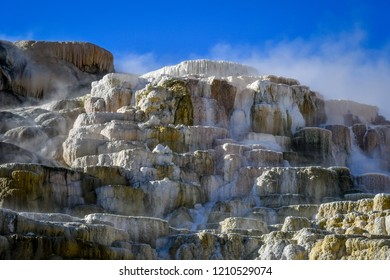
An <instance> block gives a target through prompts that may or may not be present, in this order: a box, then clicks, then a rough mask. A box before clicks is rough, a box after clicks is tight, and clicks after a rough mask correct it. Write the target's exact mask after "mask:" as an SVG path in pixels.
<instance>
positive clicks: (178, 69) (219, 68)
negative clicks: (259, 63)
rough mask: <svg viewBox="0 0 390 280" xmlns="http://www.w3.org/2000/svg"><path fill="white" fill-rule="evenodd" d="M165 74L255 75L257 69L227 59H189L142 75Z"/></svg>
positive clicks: (151, 76)
mask: <svg viewBox="0 0 390 280" xmlns="http://www.w3.org/2000/svg"><path fill="white" fill-rule="evenodd" d="M163 75H169V76H175V77H179V76H185V75H204V76H216V77H228V76H255V75H257V71H256V69H254V68H252V67H250V66H245V65H242V64H238V63H234V62H227V61H210V60H189V61H184V62H182V63H179V64H177V65H173V66H165V67H163V68H161V69H159V70H156V71H153V72H150V73H147V74H144V75H142V77H143V78H159V77H160V76H163Z"/></svg>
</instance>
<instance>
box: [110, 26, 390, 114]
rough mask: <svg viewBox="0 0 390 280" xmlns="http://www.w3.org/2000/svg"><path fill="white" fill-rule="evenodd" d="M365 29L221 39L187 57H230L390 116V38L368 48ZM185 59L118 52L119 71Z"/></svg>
mask: <svg viewBox="0 0 390 280" xmlns="http://www.w3.org/2000/svg"><path fill="white" fill-rule="evenodd" d="M367 37H368V35H367V34H366V33H365V32H364V31H363V30H361V29H358V28H357V29H355V30H353V31H351V32H344V33H339V34H336V35H329V36H321V37H313V38H310V39H303V38H296V39H293V40H283V41H267V42H264V43H262V44H258V45H248V44H247V45H237V44H231V43H218V44H216V45H214V46H212V47H211V48H210V50H209V51H208V53H206V54H194V53H191V54H189V55H188V58H187V59H201V58H202V59H203V58H204V59H214V60H227V61H234V62H238V63H243V64H247V65H249V66H252V67H254V68H256V69H257V70H258V71H259V74H261V75H266V74H273V75H279V76H285V77H289V78H294V79H297V80H299V81H300V83H301V84H302V85H307V86H309V87H310V88H311V89H312V90H314V91H317V92H319V93H321V94H322V95H323V96H324V98H325V99H347V100H353V101H356V102H359V103H363V104H369V105H375V106H377V107H379V113H380V114H381V115H383V116H385V117H386V118H387V119H390V108H389V106H387V105H388V101H387V100H389V99H388V96H389V95H390V43H389V44H388V45H384V46H382V47H381V48H376V49H372V48H371V49H370V48H367V47H366V41H367ZM179 62H181V61H176V60H171V61H164V62H162V61H160V60H159V57H158V56H157V55H156V54H154V53H146V54H136V53H130V54H127V55H120V56H116V69H117V71H120V72H127V73H138V74H143V73H146V72H149V71H152V70H156V69H158V68H160V67H162V66H164V65H168V64H171V65H173V64H177V63H179Z"/></svg>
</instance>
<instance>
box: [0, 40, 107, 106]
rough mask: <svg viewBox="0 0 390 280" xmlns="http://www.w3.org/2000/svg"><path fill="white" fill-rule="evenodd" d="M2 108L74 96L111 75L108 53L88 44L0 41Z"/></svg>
mask: <svg viewBox="0 0 390 280" xmlns="http://www.w3.org/2000/svg"><path fill="white" fill-rule="evenodd" d="M0 58H1V59H0V61H1V62H0V64H1V65H0V92H1V96H2V99H4V101H8V102H2V103H1V107H9V106H12V105H18V104H20V102H21V101H23V100H26V97H27V98H29V97H32V98H40V99H41V98H48V97H49V96H57V98H58V96H62V97H66V96H67V95H70V94H74V93H75V92H76V91H79V90H81V89H82V88H84V87H86V90H87V91H88V88H89V85H90V83H91V82H92V81H94V80H96V79H98V78H99V77H102V76H103V75H104V74H106V73H109V72H113V71H114V66H113V56H112V54H111V53H110V52H108V51H106V50H104V49H102V48H100V47H98V46H96V45H93V44H90V43H78V42H44V41H18V42H15V43H11V42H7V41H0Z"/></svg>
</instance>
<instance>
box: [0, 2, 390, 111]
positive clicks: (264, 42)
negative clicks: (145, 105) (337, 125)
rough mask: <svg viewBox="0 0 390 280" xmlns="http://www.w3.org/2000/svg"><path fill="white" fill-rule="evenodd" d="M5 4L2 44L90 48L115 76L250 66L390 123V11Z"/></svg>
mask: <svg viewBox="0 0 390 280" xmlns="http://www.w3.org/2000/svg"><path fill="white" fill-rule="evenodd" d="M54 3H55V2H53V1H17V2H15V1H7V2H5V3H2V11H3V13H2V24H1V25H0V38H2V39H5V40H11V41H13V40H20V39H34V40H53V41H57V40H59V41H88V42H92V43H95V44H97V45H99V46H102V47H104V48H106V49H108V50H109V51H111V52H112V53H113V54H114V56H115V64H116V69H117V70H119V71H123V72H131V73H142V72H146V71H150V70H154V69H156V68H159V67H160V66H163V65H167V64H176V63H178V62H180V61H182V60H186V59H196V58H210V59H223V60H231V61H236V62H241V63H245V64H250V65H252V66H254V67H256V68H257V69H258V70H259V72H260V73H261V74H276V75H282V76H288V77H292V78H297V79H298V80H300V81H301V83H302V84H306V85H308V86H310V87H311V88H312V89H313V90H317V91H319V92H320V93H322V94H323V95H324V96H325V97H326V98H329V99H331V98H342V99H352V100H355V101H358V102H364V103H368V104H373V105H377V106H379V107H380V109H381V112H382V113H383V114H385V115H386V116H387V117H390V108H387V107H390V106H389V105H390V98H389V97H388V96H389V95H390V28H389V27H390V19H389V18H390V17H389V14H388V13H389V11H390V1H375V0H373V1H329V0H328V1H322V0H318V1H306V0H304V1H298V0H295V1H269V0H268V1H243V0H242V1H210V0H209V1H203V0H202V1H150V0H143V1H137V2H135V1H104V2H101V1H80V0H79V1H73V0H69V1H66V2H59V4H54Z"/></svg>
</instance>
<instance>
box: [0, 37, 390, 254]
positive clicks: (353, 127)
mask: <svg viewBox="0 0 390 280" xmlns="http://www.w3.org/2000/svg"><path fill="white" fill-rule="evenodd" d="M0 46H1V47H2V49H1V48H0V51H1V52H0V54H1V55H3V56H4V55H5V56H6V57H7V59H8V60H4V62H2V64H1V67H2V68H0V70H1V71H2V72H1V73H2V76H1V80H0V81H1V84H0V85H1V86H2V89H3V90H16V89H17V88H18V86H20V88H19V89H21V88H22V87H23V86H24V87H23V88H24V90H26V91H25V92H24V94H31V96H37V94H36V93H37V92H42V93H44V94H43V96H42V97H43V98H46V97H47V96H46V91H42V88H43V87H42V85H45V86H47V85H49V84H47V82H48V81H47V80H46V79H47V76H42V80H39V79H37V77H36V76H34V75H35V74H34V73H38V72H36V71H38V70H36V69H35V70H34V69H33V70H32V68H31V67H32V65H34V67H38V66H39V67H40V68H39V69H41V70H39V71H44V70H42V69H48V68H47V67H49V66H48V65H49V64H50V63H52V62H53V61H56V63H58V64H59V65H60V66H59V67H60V68H57V70H55V71H54V73H55V75H57V76H56V77H65V76H66V75H67V74H66V73H63V71H65V69H73V70H75V69H78V70H77V71H80V72H77V73H78V74H77V75H79V74H80V73H83V74H80V75H88V77H98V76H99V75H101V74H103V73H106V72H111V71H113V68H112V57H111V55H110V54H109V53H108V52H106V51H104V50H102V49H100V48H98V47H96V46H93V45H90V44H82V43H47V42H31V41H27V42H18V43H15V44H12V43H9V42H2V45H0ZM11 54H12V55H11ZM46 57H47V58H46ZM32 58H34V59H32ZM28 59H29V60H28ZM32 60H34V61H33V62H31V61H32ZM27 61H29V63H27ZM50 61H51V62H50ZM31 63H33V64H31ZM64 67H65V68H64ZM21 69H23V71H24V72H23V71H21ZM11 70H14V73H20V75H21V76H20V77H24V78H26V77H27V76H23V75H25V74H26V73H27V72H26V71H30V72H28V73H32V74H31V75H30V76H28V77H29V78H28V79H29V81H30V82H31V83H34V85H36V88H33V87H27V86H25V85H26V84H24V83H20V80H19V84H17V83H16V82H15V81H16V80H15V79H14V78H15V77H16V76H12V75H10V74H9V73H11V72H12V71H11ZM18 71H19V72H18ZM20 71H21V72H20ZM45 71H46V70H45ZM56 71H58V72H56ZM75 71H76V70H75ZM65 72H66V71H65ZM18 75H19V74H18ZM64 75H65V76H64ZM77 75H76V76H77ZM90 75H92V76H90ZM80 77H81V78H80ZM82 77H84V76H78V78H77V79H78V80H77V81H78V82H80V81H81V80H83V79H84V78H82ZM85 77H86V76H85ZM80 79H81V80H80ZM86 80H88V79H86ZM86 80H85V81H86ZM83 81H84V80H83ZM90 82H91V81H90ZM15 83H16V84H15ZM13 85H14V86H13ZM27 88H29V90H27ZM33 89H34V90H33ZM22 92H23V91H21V92H19V93H22ZM38 95H39V94H38ZM53 96H54V97H55V98H56V100H52V101H51V102H49V103H46V104H44V105H35V106H19V107H18V108H14V109H12V110H11V109H9V110H3V111H1V112H0V118H1V122H0V141H1V142H0V259H80V258H82V259H259V260H260V259H287V260H293V259H294V260H297V259H311V260H315V259H390V237H389V234H390V219H389V217H390V216H389V213H390V212H389V210H390V176H389V171H390V168H389V167H390V157H389V154H390V142H389V139H390V136H389V126H388V125H386V123H385V122H382V123H381V124H379V123H378V122H376V121H375V120H373V117H375V116H376V115H377V113H378V112H377V110H375V108H374V109H372V108H371V107H365V106H364V105H362V107H359V106H358V107H359V108H357V107H356V108H357V109H356V108H355V107H353V106H352V105H351V106H352V107H350V109H348V108H349V107H348V108H343V110H342V108H341V107H337V106H338V105H335V106H333V105H332V106H333V107H332V106H330V107H329V104H331V103H327V101H326V100H325V99H324V97H323V96H321V95H320V94H319V93H316V92H313V91H311V90H310V88H309V87H307V86H304V85H300V83H299V82H298V81H296V80H294V79H291V78H285V77H277V76H273V75H267V76H258V75H257V73H256V72H255V71H254V69H252V68H250V67H247V66H243V65H240V64H237V63H231V62H219V61H206V60H198V61H186V62H182V63H180V64H178V65H176V66H169V67H164V68H162V69H160V70H156V71H154V72H151V73H148V74H145V75H143V76H141V77H138V76H134V75H128V74H118V73H109V74H107V75H104V76H103V77H101V78H100V79H98V80H96V81H93V82H92V83H91V89H90V90H88V92H86V94H82V95H81V96H78V97H73V98H63V96H61V95H58V94H57V95H56V94H54V95H53ZM53 96H52V97H53ZM348 104H350V103H348ZM351 104H352V103H351ZM336 107H337V108H339V109H337V108H336ZM344 107H345V106H344ZM329 108H331V110H329ZM344 109H348V110H350V113H351V114H353V115H354V116H355V115H356V116H357V117H359V122H355V121H352V122H349V121H345V120H349V119H344V118H343V119H342V122H339V121H338V120H339V119H337V117H339V116H342V115H343V114H344V115H345V112H344ZM332 110H333V111H332ZM330 112H331V113H330ZM347 113H348V112H347ZM352 120H358V119H357V118H355V117H353V118H352Z"/></svg>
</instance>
